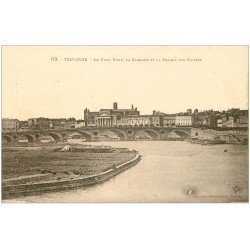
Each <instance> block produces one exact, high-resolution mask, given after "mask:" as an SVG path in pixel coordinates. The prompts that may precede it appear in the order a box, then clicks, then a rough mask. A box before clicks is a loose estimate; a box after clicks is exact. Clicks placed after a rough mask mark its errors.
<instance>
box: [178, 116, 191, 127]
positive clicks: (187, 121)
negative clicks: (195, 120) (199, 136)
mask: <svg viewBox="0 0 250 250" xmlns="http://www.w3.org/2000/svg"><path fill="white" fill-rule="evenodd" d="M175 125H176V126H192V116H191V115H184V116H183V115H177V116H176V117H175Z"/></svg>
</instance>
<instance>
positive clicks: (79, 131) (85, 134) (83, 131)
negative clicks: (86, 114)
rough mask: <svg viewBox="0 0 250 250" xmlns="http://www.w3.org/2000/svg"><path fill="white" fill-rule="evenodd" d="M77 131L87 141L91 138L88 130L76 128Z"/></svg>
mask: <svg viewBox="0 0 250 250" xmlns="http://www.w3.org/2000/svg"><path fill="white" fill-rule="evenodd" d="M77 132H78V133H79V134H81V135H83V136H84V138H85V139H86V140H88V141H91V140H92V134H91V133H90V132H88V131H85V130H77Z"/></svg>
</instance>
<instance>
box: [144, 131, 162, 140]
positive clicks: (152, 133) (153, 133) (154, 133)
mask: <svg viewBox="0 0 250 250" xmlns="http://www.w3.org/2000/svg"><path fill="white" fill-rule="evenodd" d="M145 131H146V132H147V133H148V134H149V135H150V137H151V139H153V140H158V139H160V138H161V135H160V134H159V133H158V132H157V131H155V130H153V129H145Z"/></svg>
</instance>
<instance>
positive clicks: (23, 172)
mask: <svg viewBox="0 0 250 250" xmlns="http://www.w3.org/2000/svg"><path fill="white" fill-rule="evenodd" d="M75 148H76V149H77V151H70V152H60V151H57V149H58V146H57V147H56V146H51V147H4V148H3V171H2V173H3V180H2V186H3V189H6V187H10V186H23V185H34V184H41V183H47V182H57V183H58V182H61V183H63V182H69V181H75V180H82V179H84V178H88V177H90V176H96V175H101V174H103V173H106V172H109V171H111V170H114V169H116V168H117V167H118V166H120V165H122V164H124V163H126V162H129V161H131V160H132V159H134V158H135V157H136V155H137V154H138V152H136V151H129V150H128V149H124V148H123V149H120V148H109V147H108V149H110V150H106V151H107V152H99V151H100V149H103V148H102V147H93V146H91V147H88V148H87V150H86V147H85V149H84V151H82V150H81V147H80V146H79V147H75ZM90 149H91V150H90ZM110 177H112V175H110ZM56 186H57V188H58V189H60V186H58V185H56ZM17 189H18V188H17ZM41 191H42V189H41ZM26 195H28V194H27V193H26Z"/></svg>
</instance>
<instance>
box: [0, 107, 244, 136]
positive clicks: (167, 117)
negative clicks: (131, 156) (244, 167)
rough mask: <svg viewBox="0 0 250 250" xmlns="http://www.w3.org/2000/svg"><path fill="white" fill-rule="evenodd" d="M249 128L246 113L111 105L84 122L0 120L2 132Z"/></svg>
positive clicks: (87, 113)
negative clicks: (147, 112)
mask: <svg viewBox="0 0 250 250" xmlns="http://www.w3.org/2000/svg"><path fill="white" fill-rule="evenodd" d="M85 126H86V127H123V126H139V127H168V126H176V127H178V126H181V127H190V126H194V127H204V126H205V127H211V128H216V127H224V128H226V127H229V128H234V127H242V128H247V127H248V110H240V109H230V110H227V111H222V112H220V111H213V110H207V111H201V112H199V111H198V109H195V110H194V112H192V109H188V110H187V111H186V112H182V113H177V114H166V113H162V112H160V111H155V110H154V111H153V113H152V114H151V115H141V114H140V111H139V110H138V109H137V108H134V106H133V105H132V106H131V108H130V109H119V108H118V104H117V103H116V102H115V103H113V108H112V109H100V110H99V111H94V112H92V111H90V110H89V109H88V108H86V109H85V110H84V120H76V119H75V118H69V119H65V118H62V119H49V118H43V117H40V118H30V119H28V120H27V121H19V120H17V119H8V118H5V119H2V130H3V131H4V132H11V131H28V130H49V129H53V130H64V129H76V128H81V127H85Z"/></svg>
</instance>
